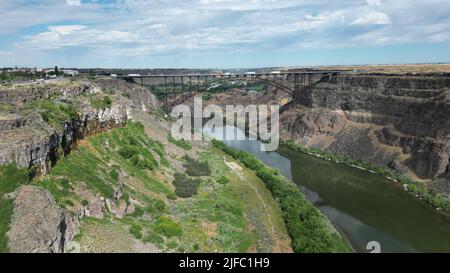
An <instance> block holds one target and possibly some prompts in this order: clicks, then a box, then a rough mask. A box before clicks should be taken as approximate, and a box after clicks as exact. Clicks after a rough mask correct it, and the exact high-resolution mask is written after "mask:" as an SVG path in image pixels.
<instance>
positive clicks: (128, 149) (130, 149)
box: [119, 145, 139, 159]
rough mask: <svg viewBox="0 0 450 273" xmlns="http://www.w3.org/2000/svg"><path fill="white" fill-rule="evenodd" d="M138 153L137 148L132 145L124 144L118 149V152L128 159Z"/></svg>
mask: <svg viewBox="0 0 450 273" xmlns="http://www.w3.org/2000/svg"><path fill="white" fill-rule="evenodd" d="M138 153H139V151H138V148H137V147H136V146H133V145H125V146H124V147H122V148H121V149H120V150H119V154H120V155H121V156H122V157H123V158H126V159H130V158H131V157H132V156H133V155H135V154H138Z"/></svg>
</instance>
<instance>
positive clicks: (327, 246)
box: [212, 140, 350, 252]
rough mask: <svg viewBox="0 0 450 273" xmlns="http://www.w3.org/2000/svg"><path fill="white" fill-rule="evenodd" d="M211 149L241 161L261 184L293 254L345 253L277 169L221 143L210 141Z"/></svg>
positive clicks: (330, 230) (325, 222) (339, 241)
mask: <svg viewBox="0 0 450 273" xmlns="http://www.w3.org/2000/svg"><path fill="white" fill-rule="evenodd" d="M212 144H213V145H214V147H216V148H218V149H220V150H222V151H224V152H225V153H226V154H228V155H230V156H231V157H233V158H234V159H236V160H238V161H240V162H242V163H243V164H244V165H245V166H246V167H247V168H249V169H251V170H252V171H254V172H255V173H256V175H257V176H258V177H259V178H260V179H261V180H262V181H263V182H264V183H265V185H266V187H267V189H269V191H270V192H271V193H272V196H273V197H274V198H275V200H277V202H278V204H279V206H280V208H281V210H282V214H283V220H284V222H285V225H286V228H287V230H288V232H289V234H290V236H291V239H292V248H293V250H294V251H295V252H348V251H349V250H350V249H349V247H348V246H347V245H346V244H345V242H344V241H343V239H342V238H341V237H340V235H339V233H338V232H337V231H336V230H334V229H333V228H332V227H331V224H330V223H329V222H328V220H327V219H326V218H325V216H323V215H322V214H321V213H320V212H319V211H318V210H317V209H316V208H315V207H314V206H313V205H312V204H311V203H310V202H309V201H308V200H307V199H306V198H305V196H304V195H303V194H302V193H301V192H300V190H299V189H298V187H297V186H296V185H295V184H294V183H292V182H291V181H289V180H288V179H286V178H285V177H283V176H281V175H280V173H279V171H278V170H277V169H273V168H270V167H267V166H266V165H264V164H263V163H262V162H261V161H259V160H258V159H257V158H256V157H255V156H253V155H252V154H250V153H248V152H245V151H240V150H236V149H234V148H231V147H229V146H227V145H226V144H224V143H223V142H220V141H217V140H212Z"/></svg>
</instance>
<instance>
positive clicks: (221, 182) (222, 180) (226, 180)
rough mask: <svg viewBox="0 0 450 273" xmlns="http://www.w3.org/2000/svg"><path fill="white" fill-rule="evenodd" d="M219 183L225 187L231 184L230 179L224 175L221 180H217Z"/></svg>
mask: <svg viewBox="0 0 450 273" xmlns="http://www.w3.org/2000/svg"><path fill="white" fill-rule="evenodd" d="M217 182H218V183H220V184H223V185H225V184H227V183H228V182H230V179H228V178H227V177H226V176H224V175H221V176H220V177H219V179H217Z"/></svg>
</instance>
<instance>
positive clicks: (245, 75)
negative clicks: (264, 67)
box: [116, 70, 348, 78]
mask: <svg viewBox="0 0 450 273" xmlns="http://www.w3.org/2000/svg"><path fill="white" fill-rule="evenodd" d="M342 73H348V71H342V70H335V71H333V70H318V71H304V72H281V73H254V74H247V73H235V74H160V75H122V76H117V77H116V78H161V77H168V78H170V77H229V78H231V77H241V76H242V77H257V76H286V75H296V74H297V75H308V74H310V75H313V74H342Z"/></svg>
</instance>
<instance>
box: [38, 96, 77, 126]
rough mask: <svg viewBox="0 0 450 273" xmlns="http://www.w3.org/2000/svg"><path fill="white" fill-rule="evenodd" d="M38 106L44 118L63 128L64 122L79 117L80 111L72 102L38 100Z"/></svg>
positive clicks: (49, 122) (51, 123)
mask: <svg viewBox="0 0 450 273" xmlns="http://www.w3.org/2000/svg"><path fill="white" fill-rule="evenodd" d="M37 107H38V109H40V113H41V116H42V119H43V120H44V121H45V122H47V123H48V124H50V125H53V126H55V127H57V128H62V127H61V126H62V125H61V124H62V123H64V122H67V121H70V120H73V119H75V118H77V117H78V113H77V111H76V109H75V107H74V106H73V105H72V104H71V103H65V102H59V101H55V100H50V99H48V100H42V101H39V102H37Z"/></svg>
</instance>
